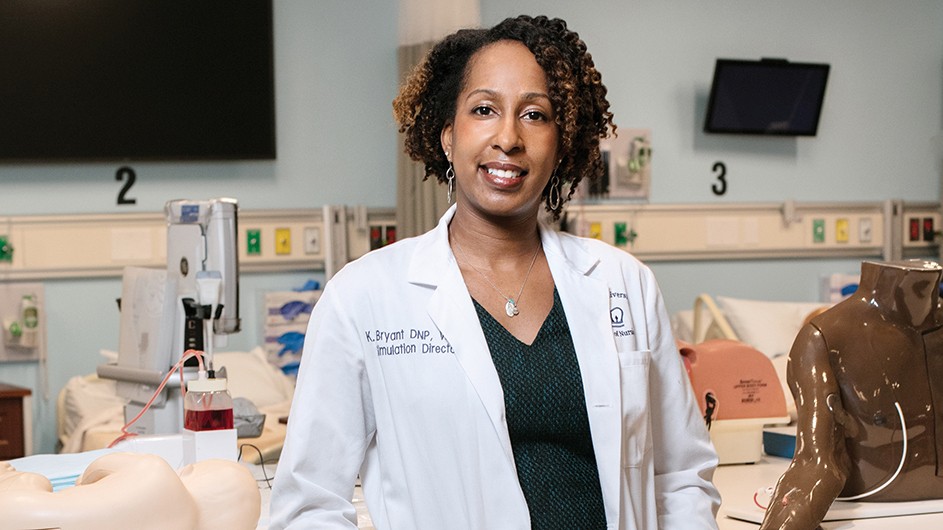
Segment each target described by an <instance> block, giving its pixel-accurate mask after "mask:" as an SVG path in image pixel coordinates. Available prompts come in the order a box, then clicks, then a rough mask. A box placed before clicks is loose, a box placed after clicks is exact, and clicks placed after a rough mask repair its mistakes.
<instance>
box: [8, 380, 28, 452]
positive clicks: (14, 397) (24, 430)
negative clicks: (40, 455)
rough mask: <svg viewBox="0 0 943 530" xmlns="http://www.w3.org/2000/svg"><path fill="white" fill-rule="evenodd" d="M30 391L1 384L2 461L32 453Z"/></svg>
mask: <svg viewBox="0 0 943 530" xmlns="http://www.w3.org/2000/svg"><path fill="white" fill-rule="evenodd" d="M30 393H31V392H30V390H29V389H28V388H23V387H19V386H13V385H8V384H4V383H0V460H10V459H13V458H20V457H22V456H26V455H28V454H30V453H32V450H31V449H32V448H31V447H29V446H28V441H29V440H30V439H31V438H32V437H31V436H30V433H29V432H28V431H29V430H30V428H31V427H30V418H29V414H30V411H29V405H28V404H29V396H30Z"/></svg>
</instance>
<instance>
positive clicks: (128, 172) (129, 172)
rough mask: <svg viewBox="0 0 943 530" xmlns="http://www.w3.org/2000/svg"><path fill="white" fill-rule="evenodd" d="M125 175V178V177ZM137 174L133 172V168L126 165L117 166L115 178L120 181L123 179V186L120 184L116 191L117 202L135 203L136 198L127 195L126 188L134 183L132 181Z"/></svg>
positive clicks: (128, 188)
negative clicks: (119, 188) (118, 189)
mask: <svg viewBox="0 0 943 530" xmlns="http://www.w3.org/2000/svg"><path fill="white" fill-rule="evenodd" d="M125 177H127V179H125ZM136 178H137V176H136V175H135V174H134V170H133V169H131V168H130V167H128V166H122V167H119V168H118V171H117V173H115V180H117V181H119V182H121V181H122V180H124V181H125V183H124V186H121V190H120V191H118V204H119V205H120V204H137V202H138V201H137V199H132V198H129V197H127V194H128V190H130V189H131V186H133V185H134V181H135V179H136Z"/></svg>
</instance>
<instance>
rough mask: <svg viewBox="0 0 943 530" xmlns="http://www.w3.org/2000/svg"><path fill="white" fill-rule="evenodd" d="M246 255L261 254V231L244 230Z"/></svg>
mask: <svg viewBox="0 0 943 530" xmlns="http://www.w3.org/2000/svg"><path fill="white" fill-rule="evenodd" d="M246 255H247V256H261V255H262V231H261V230H257V229H252V230H246Z"/></svg>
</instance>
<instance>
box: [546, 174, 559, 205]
mask: <svg viewBox="0 0 943 530" xmlns="http://www.w3.org/2000/svg"><path fill="white" fill-rule="evenodd" d="M562 202H563V201H562V200H561V196H560V177H558V176H557V172H556V171H554V172H553V177H552V178H551V179H550V191H548V192H547V206H549V207H550V210H551V211H554V212H556V211H557V210H558V209H560V204H561V203H562Z"/></svg>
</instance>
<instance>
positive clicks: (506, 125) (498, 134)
mask: <svg viewBox="0 0 943 530" xmlns="http://www.w3.org/2000/svg"><path fill="white" fill-rule="evenodd" d="M519 127H520V123H519V122H518V120H517V119H515V117H514V116H513V115H511V116H506V117H502V118H501V120H500V121H499V122H498V129H497V131H495V136H494V144H493V145H492V147H493V148H494V149H500V150H501V151H504V152H505V153H510V152H512V151H517V150H519V149H523V147H524V141H523V138H522V137H521V131H520V128H519Z"/></svg>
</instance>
